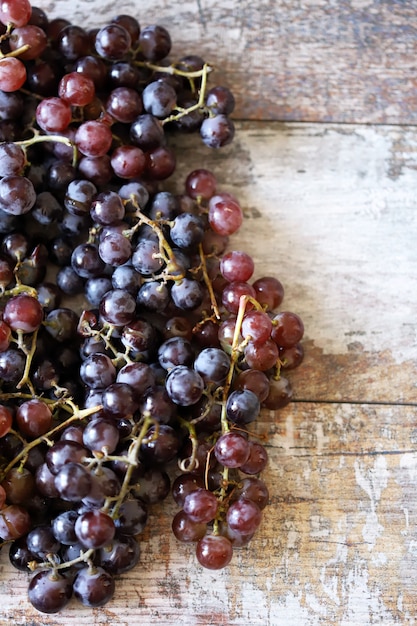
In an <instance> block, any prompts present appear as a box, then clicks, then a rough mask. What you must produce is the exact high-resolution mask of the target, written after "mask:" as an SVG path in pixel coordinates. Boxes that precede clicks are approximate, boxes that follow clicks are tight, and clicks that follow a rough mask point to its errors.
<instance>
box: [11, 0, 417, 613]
mask: <svg viewBox="0 0 417 626" xmlns="http://www.w3.org/2000/svg"><path fill="white" fill-rule="evenodd" d="M129 4H131V3H128V2H119V5H118V12H122V11H126V12H128V11H127V7H128V6H129ZM137 4H138V6H139V4H140V6H141V13H143V15H145V16H146V18H149V19H143V20H142V21H143V22H148V23H151V22H152V21H156V20H157V19H158V21H160V22H161V23H165V24H170V22H171V19H172V24H171V28H170V30H171V33H172V36H173V39H174V40H176V41H180V42H186V41H187V40H189V41H191V42H193V41H194V40H197V39H198V38H199V37H202V38H203V39H202V43H201V44H200V45H199V50H200V51H204V50H207V51H209V52H211V51H214V53H215V56H216V59H219V60H221V61H222V64H223V65H224V67H225V69H226V74H227V77H228V78H229V79H230V82H231V83H233V84H234V86H235V88H236V89H235V92H236V95H237V97H238V102H239V105H238V111H237V113H236V116H235V117H236V120H237V135H236V139H235V141H234V143H233V144H232V145H231V146H228V147H227V148H225V149H223V150H222V151H210V150H209V149H206V148H204V147H203V146H202V145H200V144H199V142H198V140H197V139H196V138H195V137H183V138H177V139H175V142H176V143H177V145H178V146H181V148H182V161H181V163H180V164H179V167H178V173H177V175H176V181H174V182H173V183H172V185H173V186H174V187H176V188H177V189H179V188H180V185H181V181H182V180H183V179H184V176H185V174H186V173H187V172H188V171H189V170H190V169H191V168H193V167H196V166H197V164H198V165H200V166H205V167H208V168H211V169H212V170H213V171H214V172H215V173H216V175H217V176H218V179H219V182H220V185H221V186H222V187H223V188H225V189H228V190H230V191H231V192H232V193H235V194H236V195H237V196H238V197H239V199H240V200H241V203H242V205H243V207H244V210H245V217H246V219H245V222H244V225H243V227H242V229H241V231H240V232H239V234H238V236H237V237H235V238H234V243H233V245H234V247H236V248H241V249H244V250H246V251H247V252H249V253H250V254H252V255H253V256H254V259H255V262H256V268H257V269H256V273H257V275H259V276H260V275H263V274H272V275H275V276H277V277H278V278H279V279H280V280H281V281H282V282H283V284H284V286H285V288H286V295H285V300H284V303H285V308H288V309H292V310H294V311H296V312H297V313H299V314H300V315H301V317H302V318H303V320H304V322H305V326H306V337H305V342H304V345H305V348H306V358H305V362H304V364H303V365H302V366H301V368H300V369H299V370H296V371H295V372H294V373H293V375H292V376H291V379H292V382H293V385H294V391H295V401H294V402H292V404H291V405H289V406H288V407H286V408H285V409H283V410H281V411H280V412H277V413H268V412H266V413H264V414H263V415H262V418H261V419H260V420H259V422H258V424H257V427H256V428H257V430H258V432H259V433H260V434H262V435H267V436H268V444H267V445H268V451H269V455H270V464H269V467H268V469H267V470H266V471H265V473H264V477H265V480H266V481H267V483H268V485H269V487H270V491H271V502H270V506H268V507H267V509H266V511H265V515H264V522H263V525H262V527H261V529H260V530H259V532H258V533H257V536H256V538H254V540H253V541H252V542H251V544H250V545H249V546H248V547H246V548H243V549H242V550H240V551H238V552H237V553H236V556H235V558H234V560H233V562H232V564H231V566H230V567H228V568H227V569H226V570H224V571H222V572H209V571H206V570H203V569H202V568H200V567H199V566H198V565H197V564H196V560H195V557H194V555H193V549H192V548H191V547H187V546H185V547H184V545H179V544H177V542H176V541H175V539H174V538H173V537H172V536H171V534H170V522H171V518H172V514H173V512H174V511H175V510H176V507H175V506H173V505H169V504H168V502H165V503H163V505H161V506H158V507H155V509H154V510H153V513H152V516H151V519H150V522H149V525H148V528H147V530H146V532H145V535H144V537H143V538H142V543H141V545H142V557H141V564H140V566H138V567H137V568H136V569H135V570H134V571H133V572H131V573H129V574H126V575H124V576H123V577H121V578H120V579H119V580H118V583H117V591H116V596H115V599H114V601H113V602H112V603H111V604H109V605H108V606H107V607H105V608H103V609H100V610H93V611H91V610H87V609H83V608H80V606H79V605H77V604H76V603H75V602H74V603H71V604H70V605H69V607H68V608H67V609H66V610H65V611H63V613H62V614H60V615H57V616H42V615H40V614H39V613H37V612H36V611H35V610H33V609H31V608H30V607H29V605H28V604H27V603H26V601H25V592H26V584H27V581H26V576H25V575H24V574H21V575H20V574H16V572H15V571H12V569H11V567H9V566H8V565H7V563H5V559H4V558H3V559H2V561H1V565H0V597H1V600H2V604H1V609H0V623H1V625H2V626H3V624H9V623H14V624H16V625H18V626H20V625H23V624H24V625H25V626H34V625H36V626H55V625H62V626H64V625H65V626H71V625H74V626H75V625H77V626H87V625H88V626H99V625H106V626H107V625H109V626H128V625H129V626H131V625H136V624H141V625H144V626H152V625H153V624H158V625H160V626H172V625H173V624H178V625H184V626H209V625H210V626H284V625H285V626H286V625H287V624H288V625H294V626H318V625H320V626H322V625H329V626H333V625H336V624H337V625H341V626H368V625H369V626H370V625H376V624H377V625H381V626H382V625H384V626H391V625H394V624H410V625H411V624H416V623H417V600H416V584H417V541H416V530H417V495H416V479H417V418H416V415H417V413H416V405H417V391H416V380H417V317H416V311H417V246H416V243H415V242H416V210H417V207H416V198H417V195H416V189H417V172H416V170H417V150H416V149H417V128H416V127H414V126H413V125H412V123H413V122H415V115H416V111H417V107H415V106H414V104H413V103H412V99H413V89H414V90H415V89H416V84H417V83H413V84H412V78H411V69H412V68H413V66H414V65H415V54H413V49H414V51H415V48H416V35H415V32H414V30H413V20H414V22H415V20H416V12H417V9H413V7H412V3H411V2H395V1H394V0H392V1H388V2H376V1H375V2H372V1H366V0H356V1H354V0H352V1H351V2H336V1H334V2H324V1H320V0H317V1H314V0H300V1H299V2H297V3H295V2H294V3H292V2H289V3H283V2H275V3H272V2H270V3H268V2H265V1H264V2H260V3H257V4H255V3H251V5H250V4H249V3H246V2H231V1H227V2H224V3H217V2H210V1H207V2H204V1H203V0H201V2H200V3H191V2H187V1H185V2H183V3H181V5H179V6H178V4H177V3H175V6H174V4H172V3H166V2H152V3H151V2H141V3H139V2H138V3H137ZM39 5H40V6H42V5H43V6H44V7H45V8H47V9H48V11H51V10H52V13H55V14H56V15H59V14H61V15H62V14H66V11H65V10H64V8H63V7H64V6H65V7H67V5H68V3H66V2H64V1H63V0H57V1H56V2H39ZM72 6H73V7H74V9H73V11H74V15H75V18H74V22H76V23H82V22H83V21H84V18H87V21H88V20H89V22H90V23H92V22H93V15H92V14H93V12H94V8H95V7H97V6H101V7H102V8H101V9H100V11H101V13H105V12H107V13H109V14H111V15H113V14H114V11H113V7H112V5H110V3H108V4H107V3H106V4H101V3H99V2H97V1H95V2H94V1H93V2H88V1H87V0H85V1H84V2H81V1H77V2H73V3H72ZM268 6H269V7H270V11H269V13H268V12H266V13H262V11H263V9H264V10H266V9H265V7H268ZM220 7H221V8H220ZM258 7H259V8H258ZM271 7H272V8H271ZM295 7H297V8H295ZM200 8H201V11H200ZM174 11H175V16H174ZM296 12H298V16H299V20H298V21H295V22H294V21H293V22H292V21H291V20H290V17H292V16H294V15H295V14H296ZM245 15H246V16H248V15H250V16H251V21H249V18H248V17H246V18H245V19H246V21H245V19H244V16H245ZM203 16H204V20H203ZM219 16H222V19H220V17H219ZM237 16H240V21H238V20H237ZM320 16H321V18H322V19H321V20H320V19H319V17H320ZM349 16H351V17H352V16H353V17H355V20H353V17H352V19H348V17H349ZM381 16H382V17H384V20H383V21H381V19H380V18H381ZM390 16H391V17H392V16H394V17H395V18H396V19H393V20H390V19H389V18H390ZM139 17H140V16H139ZM324 17H325V18H326V19H325V20H324V22H323V18H324ZM217 18H219V19H218V21H216V19H217ZM268 18H269V19H268ZM303 20H304V21H303ZM262 23H268V30H267V35H265V32H264V31H263V30H262V28H261V24H262ZM204 24H205V25H204ZM303 24H304V26H303ZM355 24H356V27H355ZM372 24H373V25H374V29H372V28H371V26H370V25H372ZM242 25H245V27H243V26H242ZM217 26H218V29H217ZM396 29H397V30H396ZM354 31H355V32H356V33H357V34H356V36H357V39H356V40H353V39H352V38H351V39H350V41H351V46H350V48H346V49H345V50H344V54H342V55H337V54H336V52H337V50H342V48H343V45H342V43H343V41H345V40H346V37H348V35H349V33H350V35H349V37H353V35H352V33H353V32H354ZM326 32H327V33H328V37H326V36H325V34H326ZM204 33H208V34H207V35H204ZM228 33H229V34H228ZM239 33H240V34H241V36H242V38H243V39H244V41H240V39H239ZM291 33H292V37H293V38H294V47H292V46H290V35H291ZM338 33H339V37H338ZM394 33H396V35H395V37H394ZM385 37H387V39H385ZM266 39H267V40H268V42H269V44H268V45H270V42H271V41H272V40H274V41H276V42H277V46H279V51H280V54H279V58H278V57H277V58H276V59H275V60H274V62H273V63H269V65H268V72H267V73H266V74H265V75H264V76H263V77H262V76H261V72H260V66H261V64H262V63H263V62H264V61H263V59H265V58H267V42H266ZM382 39H384V41H385V48H384V51H383V52H382V50H380V57H378V56H377V55H376V53H375V54H373V55H372V54H371V47H372V45H373V46H374V52H375V51H376V50H377V49H379V47H378V46H379V44H378V42H379V43H381V42H382ZM329 40H330V43H331V42H333V46H335V51H334V52H332V53H330V48H329ZM237 41H239V46H241V49H239V54H236V51H235V52H234V54H233V55H231V56H230V54H231V53H230V50H231V49H232V48H233V47H234V46H235V45H236V42H237ZM352 42H353V43H352ZM387 42H388V43H389V45H388V43H387ZM249 44H250V45H249ZM365 44H366V45H365ZM245 46H248V49H250V50H251V52H250V54H251V55H252V56H251V57H250V59H251V64H252V65H251V66H248V68H247V69H246V70H245V71H243V67H242V66H241V65H240V64H241V62H242V61H244V57H243V56H242V54H241V52H242V50H244V49H245ZM191 47H192V46H191ZM288 48H291V50H289V49H288ZM189 49H190V46H189V45H188V46H187V48H186V50H184V49H183V50H184V52H185V51H189ZM257 50H259V54H258V52H257ZM318 50H321V51H322V52H323V51H326V50H327V57H326V60H327V63H323V57H319V56H318V55H316V53H315V51H318ZM342 51H343V50H342ZM268 54H269V57H268V58H269V59H271V49H270V50H269V52H268ZM284 57H286V59H287V61H286V63H287V65H286V66H285V67H286V69H285V72H283V71H282V66H283V61H282V59H283V58H284ZM207 58H208V57H207ZM256 59H257V61H256ZM300 59H304V66H303V67H304V71H305V74H306V75H308V79H307V83H306V84H302V80H301V78H300V76H301V74H300V69H301V67H302V64H301V62H300ZM349 59H350V70H351V73H350V75H349V76H346V75H344V74H345V73H344V71H343V68H344V67H345V68H346V67H347V66H348V64H349ZM290 60H291V64H290ZM255 61H256V62H255ZM382 61H383V62H382ZM311 68H313V70H312V71H310V69H311ZM371 70H372V71H371ZM388 70H389V71H388ZM252 72H253V73H252ZM367 72H368V73H367ZM284 75H285V81H284V82H285V89H286V93H287V96H286V97H285V98H283V103H281V101H280V100H279V98H278V99H276V92H275V91H274V90H275V89H276V88H277V86H276V84H275V83H277V84H278V85H279V84H280V82H281V81H282V77H283V76H284ZM359 75H361V76H362V78H364V79H366V77H367V76H368V78H369V76H370V77H371V79H372V80H374V82H372V80H371V79H370V80H368V81H365V85H364V87H361V86H360V85H359V82H358V80H357V78H358V76H359ZM267 76H268V77H269V80H268V81H267ZM320 76H322V77H324V79H323V81H321V80H320ZM275 77H276V79H277V80H276V81H274V79H275ZM246 79H247V82H248V83H249V84H250V89H249V87H248V89H249V91H248V89H247V88H246ZM384 80H386V81H391V82H390V84H391V85H392V89H391V90H385V88H384ZM413 80H414V79H413ZM271 81H272V83H273V84H271ZM262 82H264V89H262V88H260V87H259V86H260V85H261V84H262ZM323 82H324V83H326V84H327V85H329V87H328V89H327V92H326V89H324V87H323ZM255 84H256V85H258V87H256V89H258V88H260V94H259V98H258V101H257V102H256V98H254V93H255V92H254V91H253V92H252V91H251V90H252V87H253V86H254V85H255ZM407 84H408V87H407ZM330 85H333V87H332V88H330ZM377 85H379V87H380V89H381V91H380V94H381V97H380V99H379V100H378V99H377V100H376V101H374V102H373V103H372V101H371V100H370V99H369V98H367V95H366V93H365V92H368V93H369V92H370V91H372V89H373V88H374V87H375V86H377ZM413 85H414V86H413ZM278 88H279V87H278ZM350 88H351V89H350ZM254 89H255V88H254ZM300 89H301V90H303V93H304V94H305V95H304V96H303V97H301V95H300ZM325 92H326V93H327V96H326V93H325ZM388 92H389V93H388ZM306 94H307V95H306ZM414 95H415V92H414ZM272 102H274V105H272V104H271V103H272ZM250 117H254V118H259V119H264V120H265V119H267V118H274V119H275V120H280V121H275V122H268V121H254V120H252V121H251V120H249V119H248V118H250ZM285 119H292V120H295V121H294V122H292V123H288V122H285V121H284V122H283V120H285ZM299 119H302V120H304V122H303V123H299V122H297V121H296V120H299ZM333 119H336V120H338V121H343V122H346V121H353V120H356V121H361V122H363V121H374V122H383V121H390V122H392V123H393V124H392V125H364V124H348V125H346V124H335V123H324V122H325V121H326V120H333ZM309 120H319V121H320V123H310V122H309ZM405 122H408V125H405V124H404V123H405Z"/></svg>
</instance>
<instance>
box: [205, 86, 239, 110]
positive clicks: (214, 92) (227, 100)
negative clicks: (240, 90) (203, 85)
mask: <svg viewBox="0 0 417 626" xmlns="http://www.w3.org/2000/svg"><path fill="white" fill-rule="evenodd" d="M206 106H207V108H208V109H210V111H211V112H212V113H215V114H216V115H217V114H219V113H220V114H223V115H230V114H231V113H233V109H234V108H235V98H234V96H233V94H232V92H231V91H230V89H228V88H227V87H223V86H221V85H218V86H216V87H212V88H211V89H209V90H208V92H207V97H206Z"/></svg>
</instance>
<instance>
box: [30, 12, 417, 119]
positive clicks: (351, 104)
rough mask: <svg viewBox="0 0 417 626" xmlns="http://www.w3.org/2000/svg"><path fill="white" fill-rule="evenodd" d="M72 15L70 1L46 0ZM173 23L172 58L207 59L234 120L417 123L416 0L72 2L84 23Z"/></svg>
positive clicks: (169, 25) (74, 17) (76, 15)
mask: <svg viewBox="0 0 417 626" xmlns="http://www.w3.org/2000/svg"><path fill="white" fill-rule="evenodd" d="M37 4H38V5H39V6H41V7H44V8H46V9H47V10H48V15H51V16H54V17H58V16H64V17H67V18H68V17H69V16H68V1H67V0H54V1H53V2H46V0H39V1H38V3H37ZM132 12H133V13H134V14H136V15H137V17H138V19H139V21H140V22H141V24H142V25H143V26H145V25H148V24H151V23H155V22H157V23H160V24H162V25H163V26H166V27H167V28H168V29H169V31H170V33H171V35H172V39H173V42H174V46H173V55H175V56H177V55H179V56H181V55H184V54H189V53H193V54H200V55H201V56H203V57H205V58H206V59H207V60H209V61H210V62H211V63H213V64H214V65H215V66H216V67H217V69H218V72H217V77H218V79H219V80H221V81H222V82H224V83H225V84H226V85H228V86H230V87H231V88H232V89H233V91H234V92H235V94H236V97H237V107H236V113H235V115H236V118H237V119H255V120H256V119H257V120H260V119H263V120H292V121H322V122H323V121H324V122H330V121H334V122H366V123H369V122H371V123H410V124H413V123H414V124H415V123H416V122H417V106H416V103H417V83H416V80H415V57H416V54H417V38H416V36H415V31H416V27H417V11H416V6H415V3H414V2H413V0H403V1H402V2H394V1H391V2H380V0H343V1H340V0H331V1H330V2H328V1H326V0H300V1H299V2H286V1H285V0H273V1H272V0H259V1H258V2H249V1H247V0H244V1H240V2H237V1H236V0H223V1H215V0H206V1H203V0H202V1H201V2H200V1H199V0H197V2H196V1H194V0H193V1H192V0H184V1H183V2H168V1H167V0H152V1H143V2H140V3H139V2H136V3H132V2H131V0H119V2H118V3H117V6H116V5H115V4H114V3H111V2H101V0H73V1H72V2H71V16H70V17H71V19H72V20H73V22H74V23H75V24H78V25H83V26H86V27H91V26H97V24H98V23H100V24H102V23H104V22H105V21H106V20H108V19H109V18H110V17H112V16H114V15H115V14H118V13H132Z"/></svg>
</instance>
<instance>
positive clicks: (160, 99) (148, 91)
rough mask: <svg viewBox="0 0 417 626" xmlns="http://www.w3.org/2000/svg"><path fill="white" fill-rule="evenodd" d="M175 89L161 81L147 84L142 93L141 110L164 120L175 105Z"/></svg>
mask: <svg viewBox="0 0 417 626" xmlns="http://www.w3.org/2000/svg"><path fill="white" fill-rule="evenodd" d="M176 100H177V94H176V93H175V89H174V88H173V87H171V85H169V84H168V83H166V82H165V81H162V80H156V81H154V82H152V83H149V85H147V86H146V87H145V89H144V90H143V92H142V101H143V108H144V109H145V111H146V112H147V113H150V114H151V115H153V116H154V117H157V118H161V119H163V118H165V117H168V115H169V114H170V113H171V111H172V110H173V109H174V107H175V105H176Z"/></svg>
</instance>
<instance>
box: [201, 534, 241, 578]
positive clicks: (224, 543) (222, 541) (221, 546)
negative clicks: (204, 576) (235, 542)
mask: <svg viewBox="0 0 417 626" xmlns="http://www.w3.org/2000/svg"><path fill="white" fill-rule="evenodd" d="M196 556H197V560H198V562H199V563H200V565H202V566H203V567H205V568H207V569H212V570H217V569H222V568H223V567H226V566H227V565H229V563H230V561H231V560H232V556H233V547H232V543H231V542H230V540H229V539H227V537H222V536H221V535H205V536H204V537H203V538H202V539H200V540H199V541H198V543H197V547H196Z"/></svg>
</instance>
